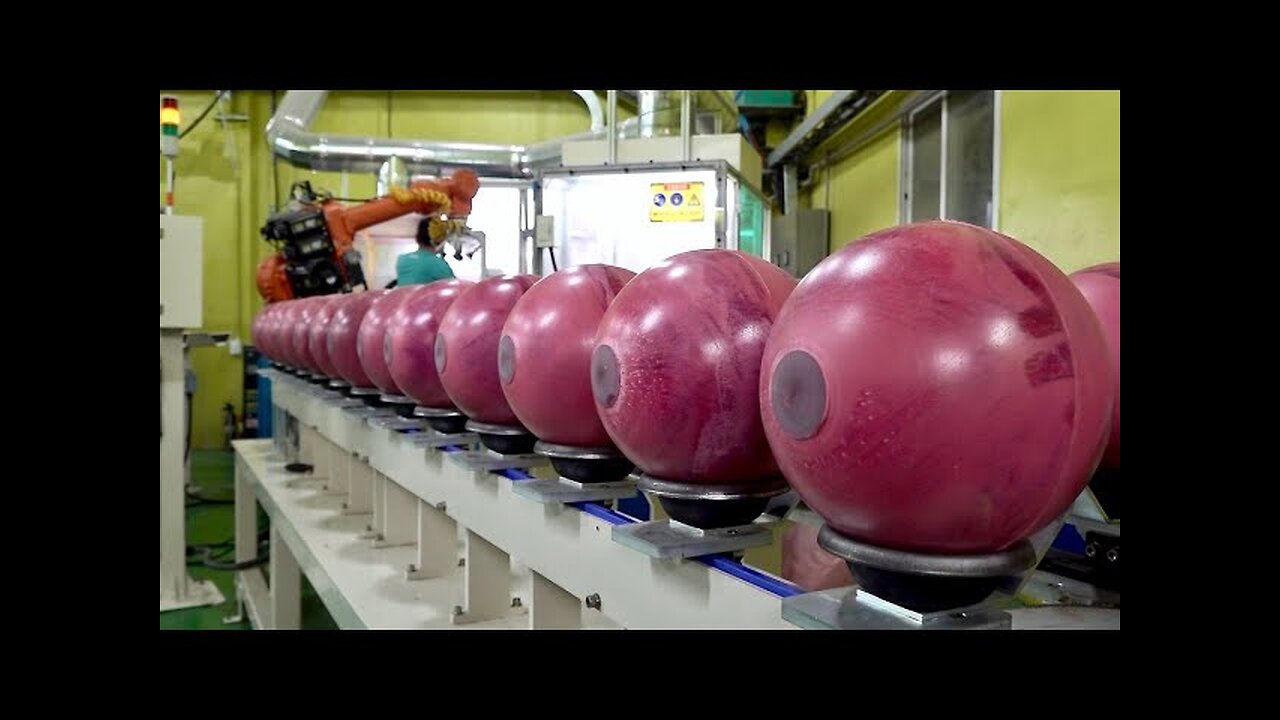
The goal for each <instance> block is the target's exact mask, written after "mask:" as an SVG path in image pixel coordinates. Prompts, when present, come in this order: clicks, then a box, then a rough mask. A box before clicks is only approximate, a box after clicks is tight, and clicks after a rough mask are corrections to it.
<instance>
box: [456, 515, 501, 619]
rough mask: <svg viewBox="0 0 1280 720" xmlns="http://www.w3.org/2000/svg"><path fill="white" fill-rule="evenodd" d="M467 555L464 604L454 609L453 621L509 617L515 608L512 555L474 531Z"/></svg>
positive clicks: (466, 545) (468, 540)
mask: <svg viewBox="0 0 1280 720" xmlns="http://www.w3.org/2000/svg"><path fill="white" fill-rule="evenodd" d="M463 557H464V560H465V567H464V570H465V572H464V573H463V590H462V593H463V597H462V605H461V606H459V607H456V608H454V614H453V623H454V624H455V625H462V624H466V623H473V622H483V621H485V620H494V619H496V618H500V617H505V616H506V615H507V612H508V611H509V610H510V608H511V557H510V556H509V555H507V554H506V553H505V552H503V551H502V550H499V549H498V548H497V547H496V546H494V545H493V544H492V543H490V542H489V541H488V540H485V539H484V538H482V537H480V536H479V535H477V534H475V533H473V532H471V531H470V530H468V531H467V533H466V539H465V541H464V546H463Z"/></svg>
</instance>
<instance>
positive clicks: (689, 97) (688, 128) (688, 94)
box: [680, 90, 693, 162]
mask: <svg viewBox="0 0 1280 720" xmlns="http://www.w3.org/2000/svg"><path fill="white" fill-rule="evenodd" d="M692 116H693V91H692V90H684V91H682V92H681V95H680V159H681V160H683V161H685V162H689V160H691V159H692V158H693V122H692Z"/></svg>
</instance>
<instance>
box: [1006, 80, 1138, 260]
mask: <svg viewBox="0 0 1280 720" xmlns="http://www.w3.org/2000/svg"><path fill="white" fill-rule="evenodd" d="M1002 95H1003V97H1002V98H1001V104H1002V108H1001V114H1000V123H1001V130H1002V132H1001V135H1000V136H1001V146H1000V218H999V225H1000V230H1001V231H1002V232H1004V233H1006V234H1008V235H1011V236H1013V237H1015V238H1018V239H1019V240H1021V241H1022V242H1024V243H1026V244H1028V245H1030V246H1031V247H1033V248H1035V249H1036V250H1037V251H1039V252H1040V253H1041V254H1043V255H1044V256H1045V257H1047V258H1049V259H1050V260H1052V261H1053V262H1054V263H1055V264H1056V265H1058V266H1059V267H1060V268H1062V269H1063V270H1065V271H1067V272H1072V271H1075V270H1078V269H1080V268H1082V267H1086V266H1088V265H1092V264H1094V263H1100V262H1110V261H1114V260H1119V259H1120V93H1119V92H1118V91H1115V92H1106V91H1104V92H1074V91H1073V92H1065V91H1047V92H1040V91H1036V92H1032V91H1018V92H1005V93H1003V94H1002Z"/></svg>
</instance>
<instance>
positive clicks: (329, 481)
mask: <svg viewBox="0 0 1280 720" xmlns="http://www.w3.org/2000/svg"><path fill="white" fill-rule="evenodd" d="M328 449H329V474H328V476H327V477H326V480H325V485H324V489H325V492H330V493H333V494H335V495H346V494H347V493H348V492H350V491H351V463H350V459H351V453H348V452H347V451H346V450H343V449H342V448H340V447H338V445H337V444H336V443H329V444H328Z"/></svg>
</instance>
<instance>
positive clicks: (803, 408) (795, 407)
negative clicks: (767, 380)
mask: <svg viewBox="0 0 1280 720" xmlns="http://www.w3.org/2000/svg"><path fill="white" fill-rule="evenodd" d="M769 401H770V402H771V403H772V404H773V414H774V416H775V417H776V418H777V419H778V424H779V425H781V426H782V429H783V431H785V432H786V433H787V434H788V435H790V436H791V437H793V438H795V439H797V440H804V439H805V438H809V437H813V435H814V433H816V432H818V429H819V428H821V427H822V421H823V420H825V419H826V417H827V380H826V378H825V377H824V376H823V374H822V368H821V367H819V366H818V361H817V360H814V359H813V356H812V355H810V354H809V353H807V352H805V351H803V350H793V351H791V352H789V353H787V354H786V355H785V356H784V357H783V358H782V360H781V361H780V362H779V363H778V367H777V369H776V370H774V373H773V384H772V386H771V387H770V388H769Z"/></svg>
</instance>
